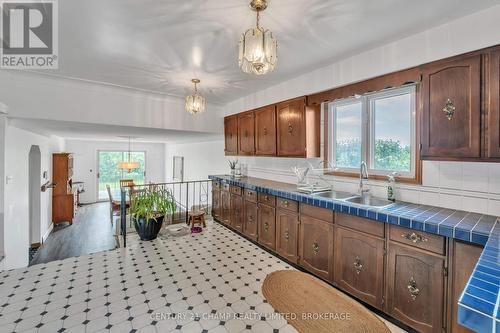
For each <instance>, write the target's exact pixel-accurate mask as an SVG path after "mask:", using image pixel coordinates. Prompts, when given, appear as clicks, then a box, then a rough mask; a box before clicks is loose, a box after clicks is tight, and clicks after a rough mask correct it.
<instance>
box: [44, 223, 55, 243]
mask: <svg viewBox="0 0 500 333" xmlns="http://www.w3.org/2000/svg"><path fill="white" fill-rule="evenodd" d="M52 229H54V223H51V224H50V225H49V228H48V229H47V231H45V234H44V235H43V236H42V244H43V243H44V242H45V241H46V240H47V237H49V235H50V233H51V232H52Z"/></svg>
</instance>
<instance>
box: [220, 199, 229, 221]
mask: <svg viewBox="0 0 500 333" xmlns="http://www.w3.org/2000/svg"><path fill="white" fill-rule="evenodd" d="M230 212H231V196H230V194H229V191H222V192H221V214H220V217H221V222H223V223H225V224H230V221H229V218H230V216H229V215H230Z"/></svg>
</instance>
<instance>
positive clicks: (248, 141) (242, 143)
mask: <svg viewBox="0 0 500 333" xmlns="http://www.w3.org/2000/svg"><path fill="white" fill-rule="evenodd" d="M254 119H255V116H254V113H253V112H246V113H242V114H239V115H238V155H254V154H255V122H254Z"/></svg>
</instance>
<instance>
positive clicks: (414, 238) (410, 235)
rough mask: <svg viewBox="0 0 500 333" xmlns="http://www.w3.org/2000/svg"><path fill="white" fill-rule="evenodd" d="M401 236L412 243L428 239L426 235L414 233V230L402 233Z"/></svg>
mask: <svg viewBox="0 0 500 333" xmlns="http://www.w3.org/2000/svg"><path fill="white" fill-rule="evenodd" d="M401 237H403V238H404V239H407V240H409V241H411V242H412V243H414V244H418V243H422V242H427V241H428V239H427V238H426V237H424V236H422V235H419V234H416V233H414V232H412V233H406V234H402V235H401Z"/></svg>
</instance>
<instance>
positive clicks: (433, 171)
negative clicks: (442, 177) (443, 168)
mask: <svg viewBox="0 0 500 333" xmlns="http://www.w3.org/2000/svg"><path fill="white" fill-rule="evenodd" d="M422 185H424V186H431V187H439V162H437V161H424V162H423V163H422Z"/></svg>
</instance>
